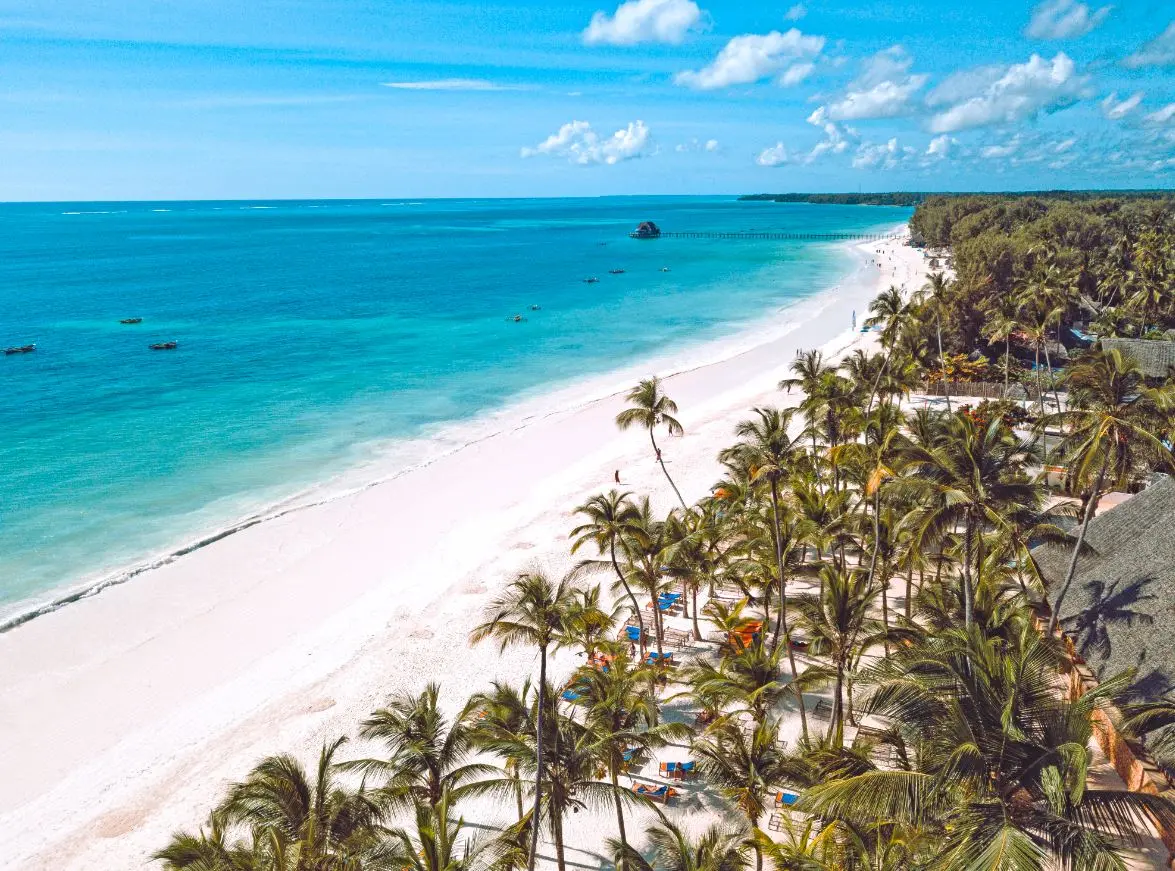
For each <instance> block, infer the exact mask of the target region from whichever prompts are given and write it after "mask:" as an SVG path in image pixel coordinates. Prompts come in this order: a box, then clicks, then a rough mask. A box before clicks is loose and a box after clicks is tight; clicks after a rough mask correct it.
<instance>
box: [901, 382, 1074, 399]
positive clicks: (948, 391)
mask: <svg viewBox="0 0 1175 871" xmlns="http://www.w3.org/2000/svg"><path fill="white" fill-rule="evenodd" d="M1040 390H1041V388H1039V387H1037V386H1036V385H1035V384H1025V383H1023V382H1019V381H1014V382H1012V383H1011V384H1009V385H1008V388H1007V397H1008V399H1018V400H1031V401H1033V402H1035V401H1036V400H1037V399H1039V398H1040ZM918 392H919V393H920V394H924V395H926V396H950V397H951V398H952V399H953V398H955V397H959V398H960V399H970V398H977V399H1003V398H1004V384H1003V382H1002V381H1000V382H992V381H951V382H942V381H934V382H923V383H922V386H921V387H920V388H919V389H918ZM1044 392H1045V395H1046V396H1047V395H1049V394H1051V393H1052V391H1051V390H1049V389H1048V388H1047V387H1046V388H1044Z"/></svg>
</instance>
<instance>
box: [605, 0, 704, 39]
mask: <svg viewBox="0 0 1175 871" xmlns="http://www.w3.org/2000/svg"><path fill="white" fill-rule="evenodd" d="M704 27H705V19H704V18H703V15H702V10H701V9H699V8H698V4H697V3H695V2H694V0H628V2H627V3H621V4H620V5H619V6H617V7H616V11H615V12H614V13H612V15H608V14H607V13H606V12H603V11H600V12H597V13H596V14H595V15H593V16H592V20H591V23H589V24H588V26H587V29H586V30H584V32H583V41H584V42H586V43H587V44H588V45H639V44H640V43H642V42H668V43H671V44H674V45H676V44H677V43H680V42H681V41H682V40H684V39H685V37H686V34H688V33H689V32H690V31H691V30H702V29H704Z"/></svg>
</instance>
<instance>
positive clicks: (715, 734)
mask: <svg viewBox="0 0 1175 871" xmlns="http://www.w3.org/2000/svg"><path fill="white" fill-rule="evenodd" d="M778 734H779V723H778V722H777V721H776V720H774V719H770V718H769V719H767V720H764V721H763V722H761V723H757V724H756V725H755V728H754V730H753V732H752V733H751V734H750V735H749V736H748V735H746V734H745V733H744V732H743V730H742V729H740V728H739V726H738V724H737V723H734V722H732V721H730V720H723V721H720V722H718V723H716V724H715V725H714V726H712V727H711V728H710V729H708V730H707V731H706V733H705V734H703V735H702V737H700V738H699V739H698V740H696V741H695V742H694V747H693V750H694V754H695V755H696V756H697V757H698V768H699V769H700V771H701V773H702V776H703V777H705V778H706V779H707V780H708V781H709V782H710V783H712V784H714V785H715V786H717V787H718V788H719V789H720V790H721V791H722V793H723V795H725V796H726V797H727V798H728V799H730V800H731V801H733V802H734V803H735V804H736V805H737V806H738V809H739V810H741V811H742V812H743V814H744V815H745V816H746V818H747V822H748V823H749V824H750V827H751V829H752V830H753V831H757V830H758V829H759V820H760V819H761V818H762V817H763V814H764V813H765V812H766V810H767V794H768V792H769V790H770V789H771V788H772V787H774V786H778V785H779V784H780V783H781V782H782V781H783V779H784V778H785V776H786V771H787V764H786V757H785V756H784V754H783V751H782V750H781V749H780V747H779V742H778V741H777V739H776V735H778ZM752 845H753V847H754V850H755V869H756V871H762V868H763V851H762V848H761V846H760V844H759V842H758V841H757V840H755V841H753V842H752Z"/></svg>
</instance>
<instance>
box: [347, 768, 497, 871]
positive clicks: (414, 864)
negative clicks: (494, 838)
mask: <svg viewBox="0 0 1175 871" xmlns="http://www.w3.org/2000/svg"><path fill="white" fill-rule="evenodd" d="M454 801H455V800H454V798H453V796H452V795H451V794H450V792H449V790H448V788H447V787H446V788H445V789H444V791H442V793H441V797H440V799H439V800H438V801H437V802H435V803H430V802H417V803H416V804H415V806H414V808H413V810H414V814H413V817H414V818H413V824H412V825H410V826H402V827H400V828H396V829H392V830H391V831H390V832H389V833H388V837H387V847H386V850H387V853H388V855H389V858H390V857H392V856H394V857H395V858H396V859H397V860H398V862H399V864H398V865H396V866H395V867H396V868H398V869H399V871H473V869H481V868H483V867H484V863H482V862H481V857H482V854H483V853H485V852H486V848H487V846H488V845H487V844H485V843H479V842H478V841H476V840H475V839H474V838H472V837H470V836H468V835H465V834H463V833H464V831H465V830H466V828H467V826H466V825H465V820H464V819H462V818H460V817H458V818H456V819H454V817H453V814H452V806H453V804H454ZM355 867H356V868H357V869H358V868H359V867H360V866H355ZM366 867H367V866H362V868H363V869H364V871H366Z"/></svg>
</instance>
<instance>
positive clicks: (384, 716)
mask: <svg viewBox="0 0 1175 871" xmlns="http://www.w3.org/2000/svg"><path fill="white" fill-rule="evenodd" d="M440 691H441V688H440V685H438V684H435V683H430V684H428V685H427V686H426V687H425V688H424V692H422V693H421V694H420V695H418V696H414V695H411V694H409V693H402V694H399V695H396V696H393V697H392V698H391V700H390V701H389V702H388V704H387V706H386V707H383V708H380V709H379V710H377V711H375V712H374V713H372V714H371V716H369V717H368V718H367V719H366V720H364V721H363V723H362V724H361V726H360V732H359V734H360V735H361V736H362V737H364V738H367V739H369V740H373V741H379V742H380V743H382V744H383V745H384V747H386V748H387V751H388V756H387V758H386V759H374V758H373V759H358V760H355V761H353V762H345V763H343V764H342V765H341V766H340V767H341V768H342V769H344V770H348V771H360V772H362V773H363V774H364V775H365V776H372V775H374V776H376V777H378V778H381V779H383V781H384V786H383V787H382V788H381V790H380V793H381V797H384V798H386V799H387V800H388V802H389V803H390V804H391V805H392V806H409V807H410V806H412V805H413V804H414V803H421V802H423V803H424V804H429V805H435V804H437V803H438V802H439V801H440V800H441V797H442V795H444V794H448V795H449V796H450V798H451V799H452V800H453V801H457V800H459V799H460V798H461V797H462V796H463V795H465V794H466V793H468V792H470V791H471V790H472V791H476V789H477V783H476V781H477V780H478V778H483V777H486V776H489V775H490V774H494V773H496V769H494V768H493V767H492V766H489V765H482V764H477V763H471V762H469V761H468V760H469V757H470V755H471V753H472V751H473V749H474V745H473V738H472V735H471V733H470V730H469V727H468V725H467V724H466V722H465V714H466V712H465V711H462V712H461V713H459V714H458V715H457V717H456V719H454V720H453V721H452V722H450V720H449V718H448V717H446V716H445V714H444V713H443V712H442V711H441V709H440V706H439V705H438V699H439V696H440Z"/></svg>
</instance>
